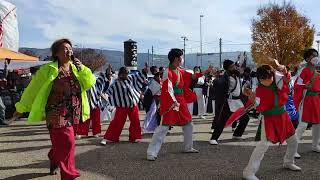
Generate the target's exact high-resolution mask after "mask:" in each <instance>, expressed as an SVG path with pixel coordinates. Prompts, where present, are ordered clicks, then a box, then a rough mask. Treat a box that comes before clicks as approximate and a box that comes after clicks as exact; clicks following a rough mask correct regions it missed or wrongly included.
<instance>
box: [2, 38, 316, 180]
mask: <svg viewBox="0 0 320 180" xmlns="http://www.w3.org/2000/svg"><path fill="white" fill-rule="evenodd" d="M51 51H52V62H51V63H49V64H46V65H43V66H42V67H41V68H40V69H39V70H38V71H37V73H36V74H35V75H34V76H33V78H32V80H31V82H30V84H29V86H28V87H27V88H26V89H25V91H24V93H23V95H22V97H21V100H20V101H19V102H18V103H17V104H16V113H15V114H14V117H15V118H18V117H20V116H21V115H22V113H25V112H29V117H28V121H29V122H39V121H42V120H45V121H46V125H47V127H48V130H49V134H50V139H51V143H52V147H51V150H50V152H49V154H48V157H49V160H50V173H51V174H52V175H54V174H56V171H57V169H58V168H59V169H60V171H61V179H64V180H67V179H68V180H69V179H75V178H77V177H79V176H80V174H79V171H78V170H77V169H76V166H75V159H74V150H75V137H76V138H77V139H81V138H82V137H84V136H88V133H89V128H90V127H91V128H92V131H93V132H92V133H93V135H94V136H96V137H99V134H100V133H101V132H102V130H101V119H104V118H102V116H101V114H103V113H102V112H105V113H106V114H107V116H108V119H110V120H111V122H110V124H109V126H108V129H107V130H106V132H105V134H104V136H103V139H102V141H101V142H100V144H101V145H106V144H107V143H116V142H119V136H120V134H121V131H122V129H123V127H124V124H125V121H126V119H127V116H128V117H129V120H130V127H129V141H130V142H133V143H134V142H139V141H140V140H141V138H142V134H143V133H153V136H152V139H151V142H150V144H149V146H148V148H147V150H146V153H147V160H149V161H155V160H156V159H157V158H158V153H159V151H160V149H161V145H162V144H163V142H164V139H165V137H166V134H167V133H168V131H169V130H170V129H171V128H172V127H173V126H181V127H182V130H183V136H184V143H183V152H184V153H199V151H198V150H197V149H196V148H194V146H193V123H192V119H193V117H196V116H198V117H199V118H200V119H207V118H208V117H209V116H207V117H206V114H207V113H212V114H213V115H214V118H213V119H212V125H211V131H212V136H211V138H210V140H209V143H210V144H211V145H218V144H219V137H220V136H221V134H222V133H223V130H224V128H225V127H226V126H228V124H229V123H231V124H232V130H233V139H235V140H242V139H243V138H242V135H243V133H244V132H245V130H246V127H247V125H248V122H249V120H250V117H249V113H251V112H255V111H257V112H259V113H260V115H259V122H260V125H259V128H258V130H257V139H258V140H259V142H258V144H257V146H256V148H255V149H254V151H253V153H252V155H251V157H250V160H249V163H248V165H247V166H246V168H245V169H244V171H243V178H245V179H248V180H256V179H258V178H257V177H256V175H255V174H256V172H257V171H258V169H259V166H260V163H261V161H262V159H263V156H264V154H265V152H266V151H267V149H268V147H269V146H270V144H272V143H273V144H275V143H280V144H282V143H284V141H286V142H287V152H286V154H285V157H284V164H283V167H284V168H286V169H290V170H293V171H299V170H301V168H300V167H298V166H297V165H295V163H294V159H295V158H300V155H299V153H298V143H299V141H300V139H301V137H302V135H303V133H304V131H305V129H306V128H307V126H308V124H309V125H310V124H311V125H312V138H313V141H312V150H313V151H314V152H318V153H320V145H319V143H320V109H319V108H317V104H318V103H320V96H319V92H320V75H319V73H318V72H317V65H318V63H319V59H318V52H317V51H316V50H314V49H308V50H306V52H305V53H304V62H305V63H304V64H302V65H301V67H300V68H299V69H295V71H293V72H291V71H290V69H289V68H287V67H285V66H283V65H281V64H279V62H278V61H277V60H273V59H269V61H270V65H262V66H260V67H258V68H257V70H256V71H255V72H253V71H252V70H251V69H250V68H248V67H242V66H241V65H239V64H238V63H236V62H234V61H232V60H225V61H224V62H223V70H220V69H219V70H216V69H214V68H213V66H211V65H210V66H209V67H208V69H207V70H205V71H201V68H200V67H198V66H196V67H194V69H193V70H186V69H184V68H182V67H181V65H182V64H184V63H183V61H184V59H183V51H182V50H181V49H176V48H174V49H171V50H170V52H169V53H168V60H169V62H168V64H169V65H168V67H166V68H163V67H159V68H158V67H156V66H152V67H150V68H149V67H148V66H147V65H146V66H145V67H144V68H143V69H142V71H141V72H140V71H135V72H129V70H128V69H127V68H126V67H121V68H120V69H119V71H118V75H117V76H118V77H117V78H114V75H113V71H112V67H111V66H109V67H108V68H107V70H106V71H105V72H101V73H99V74H97V75H96V76H95V75H94V74H93V73H92V72H91V70H90V69H89V68H87V67H86V66H84V65H83V64H82V63H81V62H80V61H79V60H78V59H77V58H74V57H73V50H72V43H71V41H70V40H68V39H60V40H57V41H56V42H54V43H53V45H52V46H51ZM150 74H151V75H150ZM0 103H1V102H0ZM139 103H142V104H143V105H144V110H145V111H146V117H145V120H144V123H143V124H142V127H141V125H140V119H139ZM140 110H141V109H140ZM239 110H242V112H241V113H239V115H238V116H237V118H235V119H234V120H233V121H232V122H229V120H230V117H231V116H232V115H234V114H236V113H237V112H238V111H239ZM193 115H194V116H193ZM103 116H105V115H103ZM295 128H297V129H295ZM208 131H209V129H208Z"/></svg>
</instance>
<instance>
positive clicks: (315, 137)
mask: <svg viewBox="0 0 320 180" xmlns="http://www.w3.org/2000/svg"><path fill="white" fill-rule="evenodd" d="M307 127H308V123H306V122H302V121H301V122H300V123H299V125H298V128H297V130H296V134H297V137H298V140H301V138H302V135H303V133H304V131H305V130H306V129H307ZM319 143H320V124H313V125H312V147H314V148H316V147H317V146H319Z"/></svg>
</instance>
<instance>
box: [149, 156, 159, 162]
mask: <svg viewBox="0 0 320 180" xmlns="http://www.w3.org/2000/svg"><path fill="white" fill-rule="evenodd" d="M156 159H157V157H155V156H152V155H147V160H148V161H155V160H156Z"/></svg>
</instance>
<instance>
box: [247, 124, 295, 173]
mask: <svg viewBox="0 0 320 180" xmlns="http://www.w3.org/2000/svg"><path fill="white" fill-rule="evenodd" d="M286 142H287V151H286V154H285V156H284V163H285V164H294V154H295V152H296V150H297V148H298V140H297V136H296V135H293V136H291V137H290V138H288V139H287V140H286ZM271 144H272V143H271V142H270V141H268V140H267V138H266V134H265V129H264V120H263V119H262V126H261V141H260V142H258V144H257V146H256V148H255V149H254V150H253V152H252V154H251V157H250V160H249V163H248V165H247V167H246V168H245V169H244V171H243V175H244V176H246V177H247V176H250V175H255V174H256V173H257V171H258V170H259V167H260V163H261V161H262V159H263V157H264V153H265V152H266V151H267V150H268V148H269V146H270V145H271Z"/></svg>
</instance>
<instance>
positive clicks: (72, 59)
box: [70, 54, 80, 71]
mask: <svg viewBox="0 0 320 180" xmlns="http://www.w3.org/2000/svg"><path fill="white" fill-rule="evenodd" d="M70 59H71V61H72V63H73V64H74V59H75V57H74V55H73V54H72V55H71V56H70ZM76 67H77V70H78V71H80V67H78V66H76Z"/></svg>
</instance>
